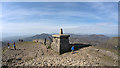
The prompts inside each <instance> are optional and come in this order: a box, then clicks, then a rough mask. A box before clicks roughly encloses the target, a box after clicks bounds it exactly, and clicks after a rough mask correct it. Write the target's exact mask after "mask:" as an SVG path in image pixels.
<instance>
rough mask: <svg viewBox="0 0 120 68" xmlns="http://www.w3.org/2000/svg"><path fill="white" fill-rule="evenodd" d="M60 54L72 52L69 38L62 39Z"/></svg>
mask: <svg viewBox="0 0 120 68" xmlns="http://www.w3.org/2000/svg"><path fill="white" fill-rule="evenodd" d="M60 43H61V44H60V53H64V52H66V51H70V49H71V48H70V47H71V46H70V45H69V37H61V39H60Z"/></svg>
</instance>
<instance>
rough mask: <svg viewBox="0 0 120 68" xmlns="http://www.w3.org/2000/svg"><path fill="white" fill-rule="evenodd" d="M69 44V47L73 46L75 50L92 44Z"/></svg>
mask: <svg viewBox="0 0 120 68" xmlns="http://www.w3.org/2000/svg"><path fill="white" fill-rule="evenodd" d="M70 46H71V47H72V46H74V47H75V51H76V50H79V49H81V48H85V47H89V46H92V45H90V44H70Z"/></svg>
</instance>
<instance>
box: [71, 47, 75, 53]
mask: <svg viewBox="0 0 120 68" xmlns="http://www.w3.org/2000/svg"><path fill="white" fill-rule="evenodd" d="M74 49H75V48H74V46H72V48H71V50H72V54H74Z"/></svg>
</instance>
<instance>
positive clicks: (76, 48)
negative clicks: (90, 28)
mask: <svg viewBox="0 0 120 68" xmlns="http://www.w3.org/2000/svg"><path fill="white" fill-rule="evenodd" d="M69 45H70V49H69V51H66V52H64V53H67V52H71V51H72V50H71V47H72V46H74V47H75V50H74V51H77V50H79V49H81V48H85V47H89V46H92V45H90V44H78V43H77V44H69ZM76 53H78V52H74V54H76ZM62 54H63V53H62Z"/></svg>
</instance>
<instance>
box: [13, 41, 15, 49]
mask: <svg viewBox="0 0 120 68" xmlns="http://www.w3.org/2000/svg"><path fill="white" fill-rule="evenodd" d="M13 46H14V49H15V50H16V46H15V42H14V44H13Z"/></svg>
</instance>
